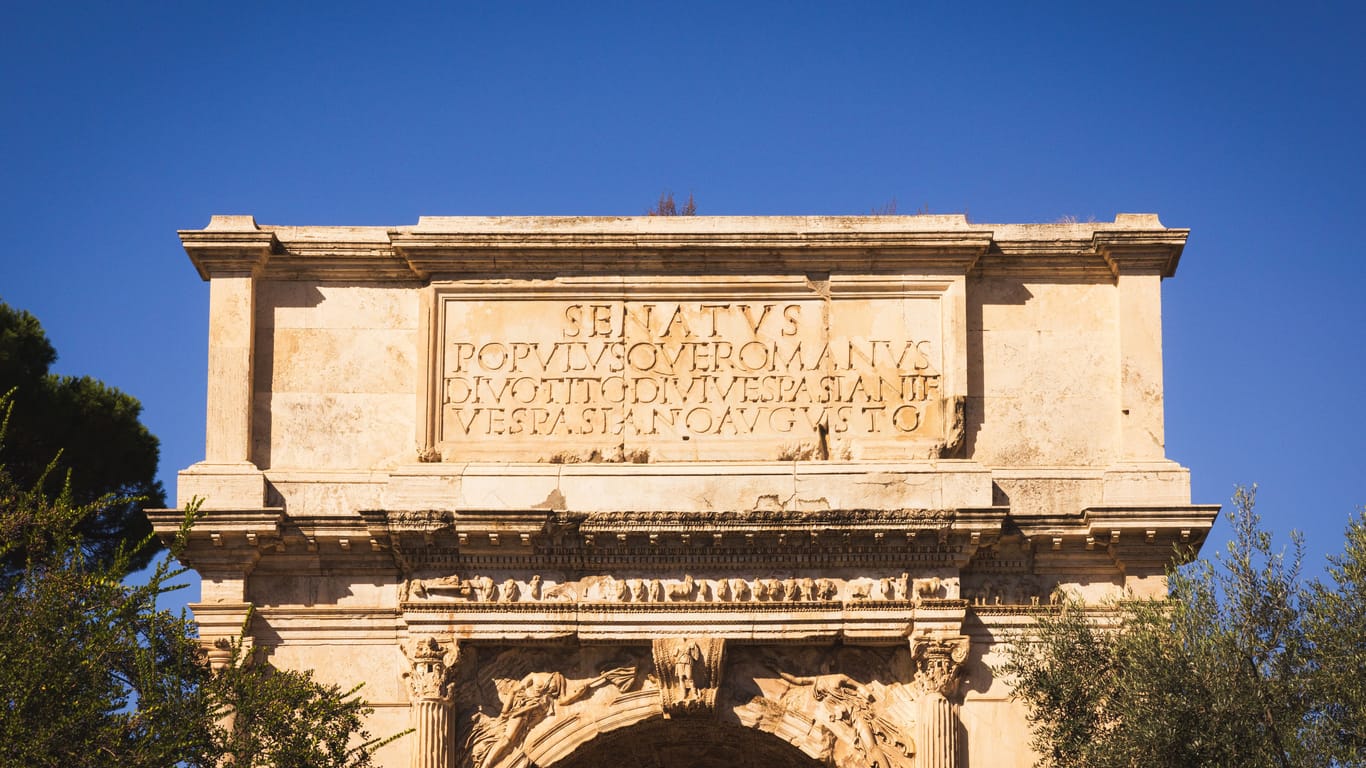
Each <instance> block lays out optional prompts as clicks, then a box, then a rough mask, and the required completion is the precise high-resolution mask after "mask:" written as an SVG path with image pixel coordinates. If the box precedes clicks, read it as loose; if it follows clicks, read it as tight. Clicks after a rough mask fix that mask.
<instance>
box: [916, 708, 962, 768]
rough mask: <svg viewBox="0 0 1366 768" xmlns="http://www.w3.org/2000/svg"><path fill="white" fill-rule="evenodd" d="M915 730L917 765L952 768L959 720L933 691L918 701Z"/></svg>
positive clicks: (921, 766) (954, 763) (951, 709)
mask: <svg viewBox="0 0 1366 768" xmlns="http://www.w3.org/2000/svg"><path fill="white" fill-rule="evenodd" d="M919 714H920V719H919V725H918V727H917V728H916V740H915V743H916V744H917V745H918V747H919V748H918V749H917V758H918V759H917V762H916V764H917V765H918V766H920V768H954V766H955V765H956V762H955V760H956V757H957V754H958V718H957V716H955V714H954V711H953V704H952V703H951V702H950V701H949V700H948V699H946V698H944V694H942V693H939V692H938V691H932V692H930V693H928V694H926V695H924V696H923V697H921V700H920V713H919Z"/></svg>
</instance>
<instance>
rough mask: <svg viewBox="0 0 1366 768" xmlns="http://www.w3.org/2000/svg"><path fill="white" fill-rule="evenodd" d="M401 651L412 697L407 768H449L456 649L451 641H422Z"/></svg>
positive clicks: (452, 755) (451, 749) (451, 744)
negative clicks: (411, 742) (411, 725)
mask: <svg viewBox="0 0 1366 768" xmlns="http://www.w3.org/2000/svg"><path fill="white" fill-rule="evenodd" d="M405 650H406V651H407V653H408V661H409V663H410V664H411V669H410V670H409V671H408V673H407V677H408V684H409V686H411V688H412V694H413V704H412V722H413V732H414V733H413V751H412V759H411V760H410V761H409V763H408V764H409V765H410V766H411V768H451V767H452V766H453V765H455V762H454V758H455V750H454V746H453V742H454V730H453V729H452V727H451V726H452V722H451V707H452V704H453V703H454V700H455V665H456V662H457V660H458V659H459V654H460V648H459V646H458V645H457V644H456V642H455V641H454V640H447V641H445V642H442V641H440V640H438V639H436V638H435V637H424V638H420V639H418V640H416V641H415V642H413V643H412V644H411V645H410V646H408V648H406V649H405Z"/></svg>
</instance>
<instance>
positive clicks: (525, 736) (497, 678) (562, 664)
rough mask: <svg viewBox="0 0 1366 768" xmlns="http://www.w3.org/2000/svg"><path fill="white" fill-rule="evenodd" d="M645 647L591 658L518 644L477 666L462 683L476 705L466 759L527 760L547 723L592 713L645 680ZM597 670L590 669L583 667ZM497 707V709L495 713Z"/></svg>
mask: <svg viewBox="0 0 1366 768" xmlns="http://www.w3.org/2000/svg"><path fill="white" fill-rule="evenodd" d="M642 657H643V652H641V651H634V652H633V651H620V650H618V651H617V653H616V655H614V656H612V657H611V658H606V659H598V660H597V663H591V664H586V663H585V659H583V658H576V657H575V656H574V655H572V654H564V653H561V654H558V655H556V654H553V653H550V652H546V651H536V650H532V649H522V648H514V649H509V650H506V651H503V652H501V653H499V654H497V655H496V656H494V657H493V659H492V660H491V661H490V662H489V663H487V664H485V665H481V667H480V668H479V669H477V670H474V671H473V672H472V675H471V678H472V679H470V680H468V681H467V682H466V683H465V684H464V685H462V687H461V691H462V694H461V697H462V701H463V699H464V698H465V697H468V698H469V699H470V700H471V701H472V702H474V708H473V710H472V711H470V712H469V713H468V714H467V717H465V718H463V722H462V725H461V730H462V732H464V734H465V735H464V742H463V743H464V744H465V750H464V751H463V755H462V763H463V764H465V765H468V766H471V767H472V768H495V766H504V767H505V768H510V767H512V766H524V765H526V756H525V749H526V748H527V746H528V745H530V744H531V743H532V742H533V741H534V740H535V739H536V738H537V736H536V734H538V733H539V732H540V730H538V729H541V728H542V726H543V725H545V727H547V728H549V727H553V724H554V723H555V722H558V721H560V720H563V719H565V718H571V717H576V716H579V715H583V716H591V714H592V712H593V710H594V708H595V707H602V706H607V705H609V704H610V703H611V701H613V700H615V699H616V698H617V697H618V696H620V695H621V694H623V693H627V692H630V691H634V690H636V689H639V688H640V687H641V686H642V685H644V684H646V682H647V681H646V680H645V679H643V678H644V674H643V670H644V669H645V668H648V662H646V661H645V660H644V659H643V658H642ZM583 666H588V667H590V668H592V669H596V670H598V671H597V672H596V673H595V674H590V675H585V674H583V673H582V671H581V669H580V667H583ZM494 712H496V713H497V714H496V715H495V714H492V713H494Z"/></svg>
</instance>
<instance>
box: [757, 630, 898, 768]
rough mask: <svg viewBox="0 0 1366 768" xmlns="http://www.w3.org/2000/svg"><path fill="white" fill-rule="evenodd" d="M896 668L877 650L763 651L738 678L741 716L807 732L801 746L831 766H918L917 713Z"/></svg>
mask: <svg viewBox="0 0 1366 768" xmlns="http://www.w3.org/2000/svg"><path fill="white" fill-rule="evenodd" d="M902 663H903V666H904V653H903V656H902ZM895 666H896V664H895V663H894V660H893V658H892V657H891V655H890V654H889V653H884V652H882V651H877V650H872V649H837V650H827V651H823V652H822V651H818V650H815V649H800V650H798V649H793V650H790V651H782V652H779V651H775V650H761V651H757V652H755V653H753V654H749V655H747V657H746V659H745V661H744V662H742V663H737V669H736V673H735V674H733V675H732V676H731V678H732V680H733V684H734V685H735V687H736V688H737V689H738V690H737V695H736V700H737V701H738V702H741V703H739V705H738V706H736V708H735V713H736V715H737V716H738V717H739V719H740V722H741V723H743V724H745V725H749V726H751V727H757V728H759V729H760V730H765V731H769V732H771V733H787V734H794V733H795V734H800V737H799V738H798V739H797V740H796V741H794V743H796V744H797V745H798V746H799V747H802V748H803V749H805V750H806V751H808V753H812V754H815V755H817V757H818V759H820V760H822V761H824V762H826V763H827V764H829V765H835V766H839V767H840V768H856V767H857V768H864V767H865V766H879V768H912V765H913V759H914V757H915V753H916V745H915V741H914V739H913V738H912V737H911V735H910V734H911V728H912V726H913V725H914V711H915V710H914V708H913V707H912V706H911V701H910V699H909V697H908V692H907V691H906V690H905V686H904V685H902V684H900V683H897V682H890V680H891V678H892V677H893V676H894V675H895V671H894V669H893V668H894V667H895ZM746 697H748V698H746ZM788 738H791V736H789V737H788Z"/></svg>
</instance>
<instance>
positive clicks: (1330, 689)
mask: <svg viewBox="0 0 1366 768" xmlns="http://www.w3.org/2000/svg"><path fill="white" fill-rule="evenodd" d="M1329 560H1330V562H1331V565H1330V566H1329V568H1328V574H1329V577H1330V578H1331V580H1332V581H1331V584H1326V583H1324V582H1321V581H1315V582H1314V583H1313V584H1312V585H1310V588H1309V596H1308V598H1307V599H1306V601H1305V602H1306V606H1307V609H1306V614H1305V635H1306V636H1307V638H1308V641H1309V645H1310V647H1312V648H1313V649H1314V661H1315V665H1314V668H1313V673H1312V674H1311V675H1310V676H1309V680H1308V687H1309V690H1310V698H1311V700H1312V701H1313V702H1315V707H1314V709H1313V712H1312V714H1311V719H1310V724H1309V728H1308V737H1309V739H1310V740H1311V743H1312V744H1313V746H1314V748H1315V749H1316V751H1318V752H1321V753H1322V754H1324V755H1326V756H1328V757H1331V758H1333V759H1334V760H1336V761H1337V762H1338V763H1340V764H1341V765H1366V673H1363V669H1366V511H1362V510H1358V512H1357V514H1356V515H1353V516H1352V517H1351V519H1350V520H1349V521H1348V525H1347V542H1346V548H1345V550H1344V552H1343V554H1342V555H1340V556H1336V557H1332V558H1329Z"/></svg>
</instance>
